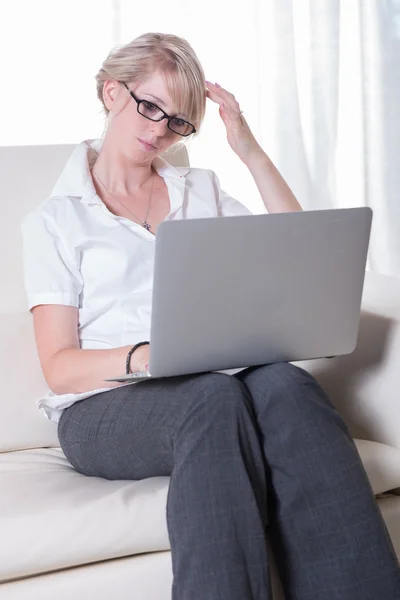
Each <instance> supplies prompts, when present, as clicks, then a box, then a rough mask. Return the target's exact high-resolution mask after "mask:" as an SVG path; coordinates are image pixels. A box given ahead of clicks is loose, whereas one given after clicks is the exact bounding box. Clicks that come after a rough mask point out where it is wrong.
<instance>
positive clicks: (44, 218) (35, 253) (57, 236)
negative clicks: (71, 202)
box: [21, 211, 83, 310]
mask: <svg viewBox="0 0 400 600" xmlns="http://www.w3.org/2000/svg"><path fill="white" fill-rule="evenodd" d="M21 232H22V254H23V272H24V283H25V290H26V293H27V297H28V305H29V310H31V308H33V307H34V306H37V305H38V304H65V305H67V306H75V307H76V308H79V296H80V293H81V291H82V288H83V280H82V276H81V273H80V271H79V266H78V264H77V261H76V260H74V257H73V253H72V252H70V251H68V249H67V246H66V244H65V243H64V242H63V240H62V237H61V232H60V231H59V229H58V227H57V225H56V223H55V222H54V221H53V219H52V218H51V217H49V216H48V215H46V214H44V213H41V212H39V211H35V212H32V213H29V214H28V215H26V217H25V218H24V220H23V221H22V224H21Z"/></svg>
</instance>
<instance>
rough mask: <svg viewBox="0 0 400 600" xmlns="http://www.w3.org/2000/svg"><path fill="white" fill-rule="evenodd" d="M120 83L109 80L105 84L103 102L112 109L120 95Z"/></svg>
mask: <svg viewBox="0 0 400 600" xmlns="http://www.w3.org/2000/svg"><path fill="white" fill-rule="evenodd" d="M119 87H120V84H119V83H118V81H113V80H108V81H105V82H104V85H103V102H104V104H105V106H106V108H107V109H108V110H109V111H110V110H111V109H112V108H113V106H114V104H115V101H116V98H117V95H118V88H119Z"/></svg>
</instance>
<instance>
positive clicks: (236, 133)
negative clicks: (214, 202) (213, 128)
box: [206, 81, 264, 164]
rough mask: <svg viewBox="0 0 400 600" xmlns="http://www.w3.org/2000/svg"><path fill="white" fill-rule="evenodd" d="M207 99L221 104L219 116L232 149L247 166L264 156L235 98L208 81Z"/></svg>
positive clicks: (216, 84)
mask: <svg viewBox="0 0 400 600" xmlns="http://www.w3.org/2000/svg"><path fill="white" fill-rule="evenodd" d="M206 84H207V88H208V89H207V91H206V95H207V98H209V99H210V100H212V102H215V103H217V104H219V114H220V117H221V119H222V121H223V123H224V125H225V127H226V133H227V138H228V142H229V145H230V147H231V148H232V150H233V151H234V152H235V153H236V154H237V155H238V157H239V158H240V160H242V161H243V162H244V163H245V164H247V163H249V162H250V161H251V160H252V158H253V157H254V156H256V155H258V154H260V155H262V154H264V151H263V149H262V148H261V146H260V144H259V143H258V142H257V140H256V138H255V137H254V135H253V134H252V132H251V129H250V127H249V126H248V124H247V122H246V119H245V118H244V116H243V114H242V111H241V110H240V106H239V103H238V101H237V100H236V98H235V96H234V95H233V94H231V93H230V92H228V91H227V90H225V89H224V88H223V87H221V86H220V85H219V84H218V83H211V82H210V81H206Z"/></svg>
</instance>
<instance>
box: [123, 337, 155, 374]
mask: <svg viewBox="0 0 400 600" xmlns="http://www.w3.org/2000/svg"><path fill="white" fill-rule="evenodd" d="M145 344H150V342H139V343H138V344H135V345H134V346H133V348H131V349H130V350H129V352H128V356H127V357H126V369H125V371H126V374H127V375H129V373H132V371H131V365H130V363H131V356H132V354H133V353H134V352H135V350H136V349H137V348H139V347H140V346H144V345H145Z"/></svg>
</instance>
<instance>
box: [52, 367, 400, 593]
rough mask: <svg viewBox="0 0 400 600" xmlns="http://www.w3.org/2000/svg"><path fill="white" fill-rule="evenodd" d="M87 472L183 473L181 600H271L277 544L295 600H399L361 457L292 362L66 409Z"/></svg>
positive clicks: (398, 579) (71, 452) (172, 533)
mask: <svg viewBox="0 0 400 600" xmlns="http://www.w3.org/2000/svg"><path fill="white" fill-rule="evenodd" d="M58 433H59V439H60V444H61V447H62V449H63V451H64V453H65V455H66V457H67V459H68V460H69V461H70V462H71V464H72V465H73V466H74V467H75V469H77V470H78V471H79V472H80V473H84V474H85V475H89V476H97V477H104V478H106V479H134V480H137V479H143V478H146V477H155V476H160V475H167V476H170V484H169V491H168V500H167V515H166V516H167V526H168V533H169V538H170V544H171V556H172V567H173V587H172V598H173V600H270V599H271V591H270V580H269V569H268V556H267V548H266V541H265V540H266V535H268V538H269V539H270V541H271V544H272V548H273V552H274V555H275V557H276V562H277V566H278V569H279V572H280V575H281V579H282V582H283V586H284V590H285V593H286V598H287V600H398V599H400V569H399V564H398V561H397V558H396V556H395V552H394V550H393V546H392V544H391V541H390V539H389V536H388V533H387V529H386V526H385V524H384V521H383V519H382V516H381V514H380V511H379V509H378V507H377V504H376V501H375V498H374V495H373V493H372V490H371V487H370V484H369V481H368V479H367V476H366V473H365V470H364V468H363V466H362V463H361V461H360V458H359V455H358V453H357V449H356V447H355V445H354V443H353V440H352V439H351V437H350V435H349V433H348V431H347V428H346V426H345V424H344V423H343V421H342V419H341V418H340V416H339V414H338V413H337V411H336V410H335V409H334V408H333V406H332V404H331V403H330V401H329V400H328V398H327V396H326V394H325V393H324V392H323V390H322V389H321V387H320V386H319V385H318V384H317V382H316V381H315V379H314V378H313V377H312V376H311V375H310V374H309V373H307V372H306V371H304V370H302V369H300V368H298V367H296V366H293V365H291V364H289V363H276V364H271V365H265V366H261V367H254V368H249V369H246V370H245V371H242V372H240V373H238V374H236V375H235V376H230V375H225V374H221V373H202V374H199V375H189V376H182V377H172V378H163V379H155V380H149V381H144V382H140V383H137V384H135V385H133V386H125V387H120V388H116V389H114V390H111V391H108V392H103V393H102V394H97V395H95V396H92V397H90V398H87V399H85V400H82V401H79V402H77V403H75V404H74V405H72V406H71V407H70V408H67V409H66V410H65V411H64V412H63V414H62V416H61V419H60V422H59V428H58Z"/></svg>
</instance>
